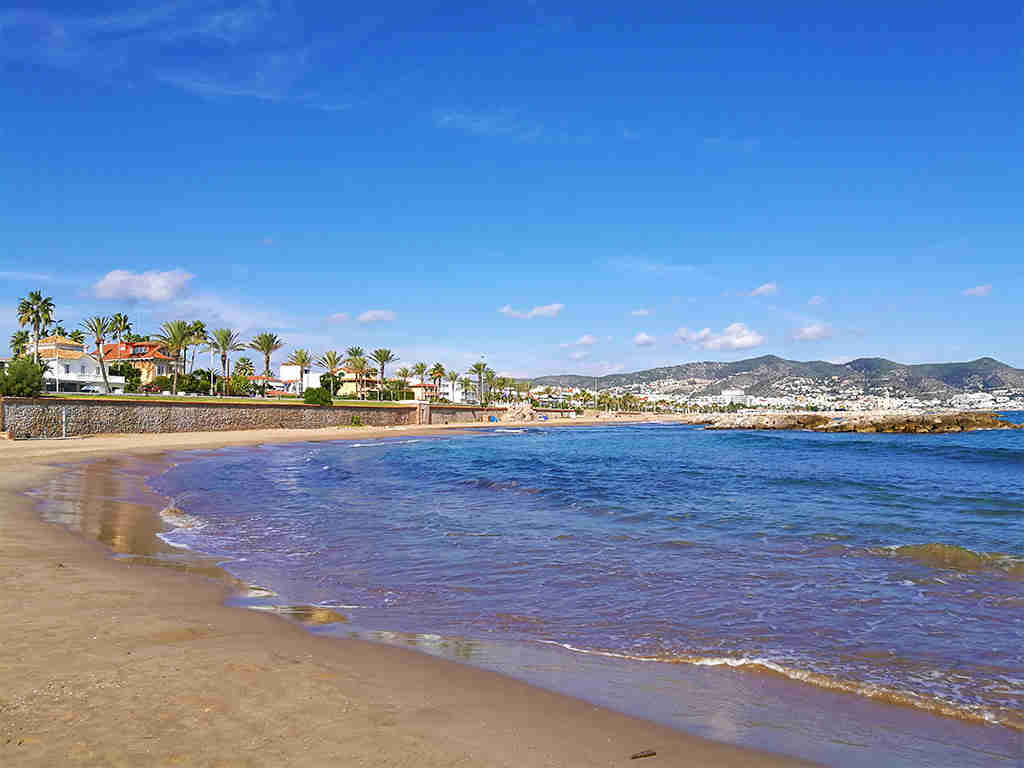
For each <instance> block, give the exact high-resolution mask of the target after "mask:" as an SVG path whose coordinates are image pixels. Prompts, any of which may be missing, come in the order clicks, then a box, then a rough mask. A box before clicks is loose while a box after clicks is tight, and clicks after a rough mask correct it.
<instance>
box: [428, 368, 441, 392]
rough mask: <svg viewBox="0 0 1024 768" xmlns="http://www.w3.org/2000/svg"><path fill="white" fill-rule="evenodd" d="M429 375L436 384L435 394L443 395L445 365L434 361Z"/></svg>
mask: <svg viewBox="0 0 1024 768" xmlns="http://www.w3.org/2000/svg"><path fill="white" fill-rule="evenodd" d="M427 376H429V377H430V381H431V382H433V384H434V396H435V397H440V396H441V379H443V378H444V366H443V365H441V364H440V363H434V364H433V365H432V366H431V368H430V370H429V371H427Z"/></svg>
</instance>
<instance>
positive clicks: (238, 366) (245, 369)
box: [235, 357, 256, 378]
mask: <svg viewBox="0 0 1024 768" xmlns="http://www.w3.org/2000/svg"><path fill="white" fill-rule="evenodd" d="M235 373H236V374H238V375H239V376H245V377H246V378H248V377H249V376H254V375H255V373H256V367H255V366H254V365H253V364H252V360H250V359H249V358H248V357H240V358H238V359H237V360H235Z"/></svg>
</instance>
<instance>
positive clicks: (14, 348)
mask: <svg viewBox="0 0 1024 768" xmlns="http://www.w3.org/2000/svg"><path fill="white" fill-rule="evenodd" d="M30 340H31V339H30V338H29V335H28V331H15V332H14V333H12V334H11V354H13V355H14V356H15V357H23V356H24V355H25V353H26V352H27V351H28V345H29V341H30Z"/></svg>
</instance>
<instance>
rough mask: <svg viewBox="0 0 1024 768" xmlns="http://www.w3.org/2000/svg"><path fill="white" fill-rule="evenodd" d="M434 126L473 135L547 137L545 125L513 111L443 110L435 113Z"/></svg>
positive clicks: (520, 138) (517, 138)
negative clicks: (545, 135)
mask: <svg viewBox="0 0 1024 768" xmlns="http://www.w3.org/2000/svg"><path fill="white" fill-rule="evenodd" d="M434 125H436V126H437V127H438V128H450V129H454V130H457V131H461V132H462V133H468V134H470V135H471V136H486V137H495V136H499V137H505V138H511V139H515V140H517V141H534V140H536V139H540V138H542V137H543V136H544V134H545V131H544V126H543V125H541V124H540V123H538V122H536V121H534V120H531V119H529V118H525V117H523V116H522V115H521V114H519V113H518V112H517V111H516V110H513V109H493V110H472V109H443V110H437V111H435V112H434Z"/></svg>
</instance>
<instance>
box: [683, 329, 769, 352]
mask: <svg viewBox="0 0 1024 768" xmlns="http://www.w3.org/2000/svg"><path fill="white" fill-rule="evenodd" d="M675 337H676V338H677V339H678V340H679V341H682V342H686V343H689V344H693V345H694V346H695V347H700V348H701V349H706V350H711V351H722V350H738V349H753V348H754V347H759V346H761V345H762V344H763V343H764V336H762V335H761V334H760V333H758V332H757V331H755V330H754V329H753V328H748V327H747V326H746V325H744V324H743V323H733V324H732V325H729V326H726V327H725V328H724V329H723V330H722V331H720V332H718V333H715V332H713V331H712V330H711V329H710V328H705V329H704V330H701V331H691V330H690V329H689V328H680V329H679V330H678V331H676V333H675Z"/></svg>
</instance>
